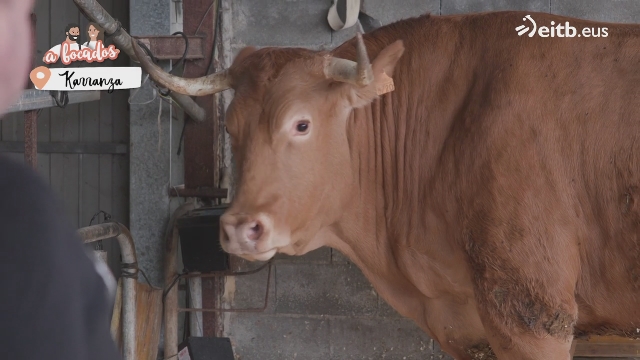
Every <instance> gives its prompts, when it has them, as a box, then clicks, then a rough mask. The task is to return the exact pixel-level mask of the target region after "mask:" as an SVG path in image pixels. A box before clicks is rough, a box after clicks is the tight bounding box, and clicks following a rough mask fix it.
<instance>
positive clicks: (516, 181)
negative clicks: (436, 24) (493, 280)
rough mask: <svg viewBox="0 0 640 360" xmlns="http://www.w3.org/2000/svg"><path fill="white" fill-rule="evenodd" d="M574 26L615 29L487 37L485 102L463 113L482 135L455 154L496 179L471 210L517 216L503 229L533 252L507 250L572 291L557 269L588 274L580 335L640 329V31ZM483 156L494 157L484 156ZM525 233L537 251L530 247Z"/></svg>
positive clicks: (580, 278) (582, 278)
mask: <svg viewBox="0 0 640 360" xmlns="http://www.w3.org/2000/svg"><path fill="white" fill-rule="evenodd" d="M490 16H499V15H490ZM490 16H489V17H487V19H486V20H487V21H490ZM534 16H535V15H534ZM500 19H502V22H507V23H509V21H505V20H504V19H505V18H504V17H501V18H500ZM558 19H560V20H561V21H562V20H564V19H563V18H557V17H552V16H550V17H549V18H548V19H546V18H544V17H543V18H540V17H538V18H536V20H538V24H539V25H540V24H541V23H542V24H544V23H545V22H547V23H548V22H550V21H551V20H555V21H556V23H559V22H560V21H559V20H558ZM498 23H500V21H498ZM570 23H571V25H572V26H574V27H576V28H578V29H580V28H583V27H590V28H596V27H608V37H606V38H602V37H601V38H584V37H581V38H577V37H575V38H540V37H538V36H536V37H533V38H528V37H517V36H515V35H511V34H509V35H510V36H502V37H499V36H496V37H493V38H492V36H491V35H488V34H481V35H478V36H479V37H480V38H481V39H483V38H484V40H486V41H484V42H480V43H482V45H479V46H481V47H484V48H485V49H484V50H485V51H484V52H483V53H482V54H483V55H482V57H481V61H480V63H479V67H480V68H481V69H484V72H481V73H477V74H475V76H476V79H475V84H477V83H480V82H483V81H485V82H486V84H485V85H484V86H476V88H477V89H478V90H477V92H476V93H475V94H474V93H473V91H472V93H471V94H470V96H475V98H476V99H481V100H480V101H475V102H473V101H471V102H470V103H469V105H468V106H467V108H466V109H464V111H462V112H461V113H460V115H459V116H458V118H457V119H455V121H456V122H459V123H462V124H464V126H462V125H460V126H458V127H457V128H456V126H455V125H454V129H460V131H461V132H462V131H465V132H470V133H473V134H475V136H471V137H470V136H469V135H468V134H467V135H462V134H461V133H460V135H459V136H460V139H462V138H465V139H467V140H470V141H469V142H468V144H467V145H466V155H463V156H460V155H458V156H453V155H452V157H451V159H452V160H453V161H459V162H458V164H460V166H468V168H469V169H473V168H474V166H475V169H476V171H477V172H478V175H477V177H478V178H480V179H484V180H485V181H486V183H485V184H484V185H483V186H485V187H486V188H485V189H484V190H476V191H478V192H479V193H480V194H484V195H480V196H481V197H482V196H484V200H485V201H486V203H485V204H484V205H480V206H474V205H473V204H474V203H475V201H476V199H474V198H473V196H472V195H471V193H469V194H470V195H469V197H468V198H467V201H468V202H469V204H468V205H469V206H468V209H470V211H469V212H467V213H465V214H466V216H468V218H469V219H472V220H471V221H478V220H477V219H478V218H477V212H476V213H475V214H473V215H472V214H471V212H472V211H478V210H479V211H480V212H483V211H486V212H488V213H489V214H488V215H487V216H489V217H491V218H492V219H493V220H495V221H496V222H500V221H504V222H505V223H508V224H509V225H508V226H505V229H507V230H504V231H506V232H508V233H505V232H501V233H500V234H501V236H499V237H504V238H507V239H508V241H511V242H512V244H513V249H514V250H513V251H514V252H517V251H518V250H521V252H520V253H516V254H514V253H512V252H511V250H510V249H511V246H505V247H501V248H500V251H501V252H504V256H505V257H509V258H510V260H511V261H513V262H514V264H515V263H520V269H522V271H524V272H525V273H526V272H529V273H530V274H532V273H533V272H538V273H542V274H541V275H540V274H539V275H536V276H535V278H536V279H541V280H540V281H542V282H543V283H544V284H545V286H548V287H549V290H550V291H557V292H559V293H560V292H562V291H563V290H565V289H561V288H554V286H553V285H552V284H553V281H554V278H556V279H557V277H558V276H569V277H571V276H574V275H575V276H576V281H577V284H576V290H575V295H576V302H577V303H578V306H579V316H578V323H577V329H578V332H581V331H585V332H592V331H608V330H609V329H618V330H619V329H623V331H627V332H632V331H633V332H635V326H634V324H638V323H640V308H639V307H638V306H637V305H638V303H640V240H639V234H640V204H639V203H638V202H639V201H640V30H639V28H638V27H636V26H626V25H611V24H602V23H593V22H586V21H576V20H571V21H570ZM514 24H517V22H516V23H514ZM510 25H511V24H510ZM491 28H492V29H494V30H496V31H498V32H500V31H503V30H502V27H500V26H496V27H491ZM506 30H507V27H506V26H505V27H504V31H506ZM487 37H488V39H486V38H487ZM450 136H453V137H455V136H457V135H456V133H455V131H454V132H453V133H452V134H451V135H450ZM476 159H483V161H484V166H482V167H481V166H478V165H477V164H474V162H475V161H476ZM461 191H464V190H462V189H461ZM487 204H489V205H487ZM474 219H475V220H474ZM500 231H502V228H501V229H500ZM518 241H524V242H530V243H531V245H530V246H531V249H537V250H535V253H527V251H525V250H523V249H524V248H525V247H519V245H517V242H518ZM534 244H535V245H534ZM532 251H533V250H532ZM545 272H546V273H547V274H544V273H545ZM618 332H620V331H618Z"/></svg>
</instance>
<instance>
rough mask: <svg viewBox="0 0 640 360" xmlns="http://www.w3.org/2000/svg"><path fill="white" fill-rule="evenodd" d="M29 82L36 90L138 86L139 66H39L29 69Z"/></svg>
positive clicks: (132, 87)
mask: <svg viewBox="0 0 640 360" xmlns="http://www.w3.org/2000/svg"><path fill="white" fill-rule="evenodd" d="M29 77H30V78H31V82H33V85H35V87H36V89H38V90H60V91H73V90H107V91H108V92H113V90H122V89H134V88H139V87H140V84H141V77H142V69H141V68H139V67H81V68H74V67H69V68H52V69H49V68H47V67H46V66H40V67H37V68H35V69H33V70H32V71H31V74H30V75H29Z"/></svg>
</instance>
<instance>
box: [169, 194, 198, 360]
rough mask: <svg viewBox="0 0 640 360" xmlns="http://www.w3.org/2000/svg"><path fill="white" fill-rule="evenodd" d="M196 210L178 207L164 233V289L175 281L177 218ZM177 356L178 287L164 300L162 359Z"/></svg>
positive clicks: (190, 205)
mask: <svg viewBox="0 0 640 360" xmlns="http://www.w3.org/2000/svg"><path fill="white" fill-rule="evenodd" d="M195 208H196V205H195V204H194V203H193V202H187V203H184V204H182V205H180V206H179V207H178V208H177V209H176V210H175V211H174V212H173V214H172V215H171V219H170V220H169V224H167V231H166V233H165V258H164V279H165V288H166V287H167V286H169V285H170V284H171V283H173V281H174V280H177V277H178V270H177V264H176V262H177V257H178V238H179V234H178V227H177V220H178V218H180V217H182V216H184V215H185V214H186V213H188V212H189V211H191V210H193V209H195ZM177 354H178V287H177V286H173V287H171V288H169V290H168V291H167V293H166V295H165V299H164V358H165V359H167V358H171V357H172V356H176V355H177Z"/></svg>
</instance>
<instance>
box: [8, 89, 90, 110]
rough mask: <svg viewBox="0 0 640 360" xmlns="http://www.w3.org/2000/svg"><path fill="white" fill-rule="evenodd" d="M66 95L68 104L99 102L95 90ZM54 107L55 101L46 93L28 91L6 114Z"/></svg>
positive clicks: (35, 90)
mask: <svg viewBox="0 0 640 360" xmlns="http://www.w3.org/2000/svg"><path fill="white" fill-rule="evenodd" d="M67 94H68V95H69V103H68V104H78V103H84V102H89V101H98V100H100V91H97V90H96V91H69V92H68V93H67ZM54 106H57V105H56V101H55V100H54V99H53V97H52V96H51V95H50V94H49V92H48V91H43V90H37V89H29V90H25V91H23V92H22V96H20V99H18V101H16V102H15V103H14V104H13V105H12V106H10V107H9V109H8V110H7V113H12V112H19V111H27V110H37V109H45V108H50V107H54Z"/></svg>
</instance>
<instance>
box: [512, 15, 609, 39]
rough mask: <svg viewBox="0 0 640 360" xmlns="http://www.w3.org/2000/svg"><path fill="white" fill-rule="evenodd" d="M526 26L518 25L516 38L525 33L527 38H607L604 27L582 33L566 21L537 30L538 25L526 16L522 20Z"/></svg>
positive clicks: (606, 30)
mask: <svg viewBox="0 0 640 360" xmlns="http://www.w3.org/2000/svg"><path fill="white" fill-rule="evenodd" d="M522 21H524V22H525V23H526V24H524V25H520V26H518V27H517V28H516V31H517V32H518V36H522V35H524V34H526V33H528V34H527V35H528V36H529V37H533V36H534V35H535V34H538V36H540V37H543V38H544V37H568V38H572V37H575V36H576V35H578V37H607V36H609V33H608V30H609V29H607V28H606V27H603V28H600V27H586V28H583V29H582V31H578V30H577V29H576V28H575V27H573V26H571V24H569V22H568V21H565V23H564V24H562V23H560V24H556V22H555V21H552V22H551V26H548V27H547V26H540V27H539V28H538V24H536V21H535V20H533V18H532V17H531V15H526V16H525V17H524V18H522Z"/></svg>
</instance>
